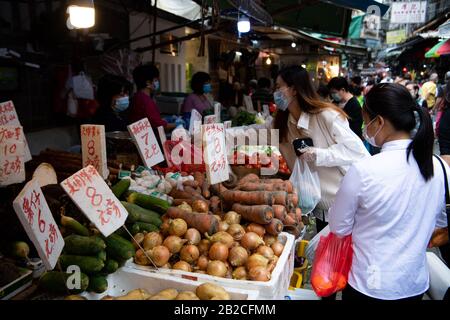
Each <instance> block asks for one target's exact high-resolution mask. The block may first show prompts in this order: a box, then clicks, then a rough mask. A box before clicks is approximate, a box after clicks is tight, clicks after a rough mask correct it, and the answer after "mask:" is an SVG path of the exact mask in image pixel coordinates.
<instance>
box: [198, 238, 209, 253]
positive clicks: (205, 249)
mask: <svg viewBox="0 0 450 320" xmlns="http://www.w3.org/2000/svg"><path fill="white" fill-rule="evenodd" d="M197 247H198V251H199V252H200V254H201V255H204V256H207V255H208V253H209V248H210V247H211V241H209V240H208V239H203V240H201V241H200V243H199V244H198V246H197Z"/></svg>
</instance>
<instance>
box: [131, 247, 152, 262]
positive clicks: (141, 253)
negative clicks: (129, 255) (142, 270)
mask: <svg viewBox="0 0 450 320" xmlns="http://www.w3.org/2000/svg"><path fill="white" fill-rule="evenodd" d="M134 262H135V263H136V264H139V265H141V266H147V265H148V264H149V263H150V261H148V259H147V257H146V256H145V254H144V251H142V250H141V249H139V250H138V251H136V255H135V256H134Z"/></svg>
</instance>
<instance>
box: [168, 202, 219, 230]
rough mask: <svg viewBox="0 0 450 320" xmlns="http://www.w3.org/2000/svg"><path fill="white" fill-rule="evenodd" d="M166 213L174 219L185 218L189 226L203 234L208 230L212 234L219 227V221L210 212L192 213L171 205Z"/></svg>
mask: <svg viewBox="0 0 450 320" xmlns="http://www.w3.org/2000/svg"><path fill="white" fill-rule="evenodd" d="M166 215H167V216H168V217H170V218H172V219H177V218H179V219H183V220H184V221H186V223H187V225H188V226H189V228H195V229H197V230H198V231H199V232H200V233H201V234H204V233H205V232H207V233H208V234H210V235H212V234H214V233H216V232H217V231H218V229H219V221H218V220H217V218H216V217H215V216H213V215H210V214H201V213H195V212H193V213H190V212H187V211H184V210H182V209H179V208H176V207H170V208H169V209H167V213H166Z"/></svg>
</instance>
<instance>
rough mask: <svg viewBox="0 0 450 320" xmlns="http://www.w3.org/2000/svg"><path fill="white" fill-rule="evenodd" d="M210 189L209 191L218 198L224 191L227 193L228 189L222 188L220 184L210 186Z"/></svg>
mask: <svg viewBox="0 0 450 320" xmlns="http://www.w3.org/2000/svg"><path fill="white" fill-rule="evenodd" d="M210 188H211V191H212V192H213V193H214V194H215V195H217V196H220V195H221V194H222V193H224V192H225V191H228V189H227V188H225V187H224V186H223V184H221V183H218V184H214V185H212V186H211V187H210Z"/></svg>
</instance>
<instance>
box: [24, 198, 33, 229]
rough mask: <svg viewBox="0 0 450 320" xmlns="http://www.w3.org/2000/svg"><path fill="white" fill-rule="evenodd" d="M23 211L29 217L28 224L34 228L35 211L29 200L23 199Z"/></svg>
mask: <svg viewBox="0 0 450 320" xmlns="http://www.w3.org/2000/svg"><path fill="white" fill-rule="evenodd" d="M22 210H23V212H24V213H25V215H26V216H27V219H28V224H29V225H30V226H33V220H34V212H33V209H31V204H30V200H29V199H28V198H25V197H24V198H23V203H22Z"/></svg>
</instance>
